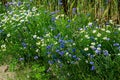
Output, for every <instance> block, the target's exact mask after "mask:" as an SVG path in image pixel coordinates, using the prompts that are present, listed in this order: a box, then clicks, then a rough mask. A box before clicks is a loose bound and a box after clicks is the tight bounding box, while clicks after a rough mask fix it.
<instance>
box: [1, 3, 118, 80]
mask: <svg viewBox="0 0 120 80" xmlns="http://www.w3.org/2000/svg"><path fill="white" fill-rule="evenodd" d="M53 3H55V2H53ZM44 4H47V1H46V2H45V3H44ZM89 6H90V5H89ZM80 7H82V6H80ZM80 9H82V8H80ZM93 15H94V14H87V15H86V14H83V13H80V14H77V15H74V17H73V18H72V19H71V18H69V17H68V16H67V15H64V14H62V12H61V11H54V12H51V10H46V6H45V5H40V6H35V3H32V2H29V3H28V2H23V3H19V4H18V3H16V2H14V3H13V5H10V6H9V9H8V10H7V12H5V13H1V14H0V21H1V22H0V62H3V63H4V62H7V61H8V60H9V61H8V62H7V63H9V65H10V71H17V70H18V71H17V72H21V73H18V78H19V77H21V76H22V77H23V78H22V80H78V79H80V80H118V79H120V77H119V75H120V68H119V66H120V64H119V62H120V56H119V55H120V40H119V39H120V28H117V27H116V26H115V24H114V22H113V21H112V20H109V21H108V22H106V23H102V24H100V23H99V21H98V20H94V19H93ZM6 59H7V60H6ZM16 66H17V67H16ZM27 66H30V67H29V69H28V70H27V69H26V67H27ZM22 69H24V70H25V71H26V72H23V74H22Z"/></svg>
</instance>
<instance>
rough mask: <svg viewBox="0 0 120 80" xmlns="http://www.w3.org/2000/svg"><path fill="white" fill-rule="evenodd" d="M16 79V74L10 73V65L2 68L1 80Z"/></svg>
mask: <svg viewBox="0 0 120 80" xmlns="http://www.w3.org/2000/svg"><path fill="white" fill-rule="evenodd" d="M14 79H15V73H14V72H9V66H8V65H2V66H0V80H14Z"/></svg>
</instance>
